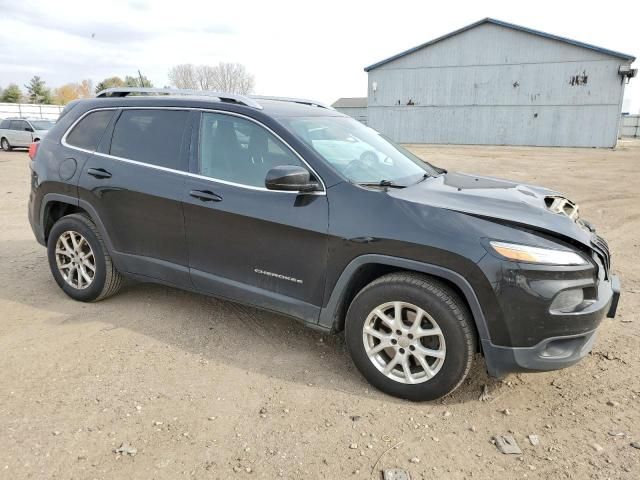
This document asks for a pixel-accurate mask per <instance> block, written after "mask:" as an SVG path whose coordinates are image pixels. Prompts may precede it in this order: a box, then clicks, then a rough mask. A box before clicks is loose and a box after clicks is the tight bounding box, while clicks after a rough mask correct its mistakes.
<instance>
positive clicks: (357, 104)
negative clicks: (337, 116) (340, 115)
mask: <svg viewBox="0 0 640 480" xmlns="http://www.w3.org/2000/svg"><path fill="white" fill-rule="evenodd" d="M331 106H332V107H333V108H366V107H367V97H343V98H339V99H338V100H336V101H335V102H333V103H332V104H331Z"/></svg>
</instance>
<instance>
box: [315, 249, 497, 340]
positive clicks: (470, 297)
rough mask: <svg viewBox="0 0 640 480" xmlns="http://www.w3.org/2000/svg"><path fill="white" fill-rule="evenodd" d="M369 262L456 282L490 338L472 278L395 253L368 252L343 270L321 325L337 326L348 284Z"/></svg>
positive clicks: (482, 332) (479, 326) (481, 333)
mask: <svg viewBox="0 0 640 480" xmlns="http://www.w3.org/2000/svg"><path fill="white" fill-rule="evenodd" d="M367 264H378V265H387V266H391V267H397V268H401V269H405V270H412V271H416V272H422V273H425V274H427V275H431V276H434V277H439V278H442V279H444V280H447V281H449V282H451V283H453V284H454V285H455V286H456V287H458V289H459V290H460V291H461V292H462V294H463V295H464V297H465V299H466V301H467V303H468V305H469V308H470V309H471V314H472V315H473V320H474V322H475V325H476V328H477V331H478V336H479V337H480V341H481V342H482V341H483V340H489V329H488V326H487V322H486V319H485V316H484V313H483V312H482V307H481V305H480V302H479V301H478V297H477V296H476V293H475V291H474V289H473V288H472V286H471V285H470V284H469V282H468V281H467V280H466V279H465V278H464V277H463V276H462V275H460V274H459V273H457V272H454V271H453V270H450V269H448V268H445V267H441V266H439V265H432V264H428V263H423V262H417V261H415V260H409V259H406V258H399V257H392V256H388V255H378V254H366V255H361V256H359V257H356V258H354V259H353V260H352V261H351V262H350V263H349V264H348V265H347V266H346V267H345V268H344V270H343V271H342V273H341V274H340V277H339V278H338V281H337V282H336V284H335V286H334V287H333V290H332V292H331V295H330V297H329V300H328V302H327V304H326V305H325V306H324V307H322V309H321V310H320V319H319V322H318V324H319V326H320V327H323V328H326V329H334V328H335V326H336V323H337V322H338V320H339V315H340V311H341V305H342V303H343V301H344V295H345V294H346V292H347V287H348V285H349V283H350V282H351V280H352V279H353V276H354V275H355V273H356V272H357V271H358V269H359V268H360V267H362V266H364V265H367Z"/></svg>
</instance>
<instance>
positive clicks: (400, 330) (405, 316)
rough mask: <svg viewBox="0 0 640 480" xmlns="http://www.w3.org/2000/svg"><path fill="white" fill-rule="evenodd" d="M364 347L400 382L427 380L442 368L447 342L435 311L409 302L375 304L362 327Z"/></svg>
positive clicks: (376, 363)
mask: <svg viewBox="0 0 640 480" xmlns="http://www.w3.org/2000/svg"><path fill="white" fill-rule="evenodd" d="M362 341H363V343H364V348H365V351H366V353H367V356H368V357H369V360H370V361H371V363H373V365H374V366H375V367H376V368H377V369H378V370H379V371H380V372H382V374H384V375H385V376H386V377H387V378H389V379H391V380H394V381H396V382H400V383H406V384H416V383H423V382H426V381H428V380H430V379H431V378H433V377H434V376H435V375H436V374H437V373H438V372H439V371H440V369H441V368H442V365H443V363H444V360H445V357H446V344H445V340H444V335H443V333H442V330H441V329H440V327H439V326H438V324H437V323H436V321H435V320H434V319H433V317H432V316H431V315H429V314H428V313H427V312H425V311H424V310H423V309H421V308H420V307H418V306H416V305H413V304H411V303H407V302H399V301H396V302H387V303H384V304H382V305H379V306H378V307H376V308H374V309H373V310H372V311H371V313H369V315H368V316H367V319H366V320H365V322H364V326H363V330H362Z"/></svg>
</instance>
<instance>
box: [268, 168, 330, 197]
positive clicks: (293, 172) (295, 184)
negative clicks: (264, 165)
mask: <svg viewBox="0 0 640 480" xmlns="http://www.w3.org/2000/svg"><path fill="white" fill-rule="evenodd" d="M264 184H265V186H266V187H267V189H268V190H281V191H285V192H303V193H308V192H315V191H318V190H319V189H320V185H318V183H317V182H313V181H311V174H310V173H309V170H307V169H306V168H304V167H300V166H298V165H279V166H277V167H273V168H272V169H271V170H269V171H268V172H267V178H266V179H265V181H264Z"/></svg>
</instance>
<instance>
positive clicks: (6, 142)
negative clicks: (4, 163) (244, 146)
mask: <svg viewBox="0 0 640 480" xmlns="http://www.w3.org/2000/svg"><path fill="white" fill-rule="evenodd" d="M0 147H2V150H4V151H5V152H10V151H11V150H13V148H12V147H11V144H10V143H9V140H7V139H6V138H4V137H2V140H0Z"/></svg>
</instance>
